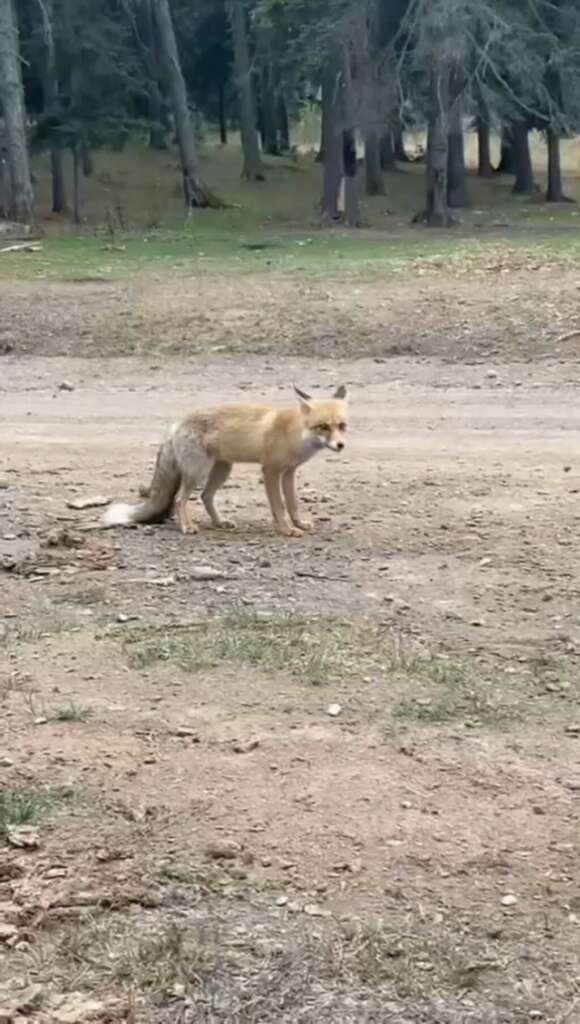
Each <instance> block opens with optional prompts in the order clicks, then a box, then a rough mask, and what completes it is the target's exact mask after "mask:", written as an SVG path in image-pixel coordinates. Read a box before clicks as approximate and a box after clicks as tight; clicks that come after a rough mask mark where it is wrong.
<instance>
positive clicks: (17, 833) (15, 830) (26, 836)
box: [6, 825, 40, 850]
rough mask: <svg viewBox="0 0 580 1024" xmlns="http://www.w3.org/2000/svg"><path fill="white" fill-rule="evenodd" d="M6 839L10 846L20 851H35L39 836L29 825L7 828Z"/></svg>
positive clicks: (38, 844)
mask: <svg viewBox="0 0 580 1024" xmlns="http://www.w3.org/2000/svg"><path fill="white" fill-rule="evenodd" d="M6 839H7V841H8V843H9V845H10V846H15V847H17V848H18V849H22V850H24V849H27V850H36V849H37V848H38V847H39V846H40V836H39V834H38V832H37V831H36V829H34V828H32V826H31V825H19V826H18V827H16V826H14V827H12V828H8V831H7V833H6Z"/></svg>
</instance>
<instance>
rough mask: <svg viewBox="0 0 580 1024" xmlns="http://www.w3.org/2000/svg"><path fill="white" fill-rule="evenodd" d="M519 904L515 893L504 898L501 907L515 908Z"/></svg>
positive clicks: (510, 893)
mask: <svg viewBox="0 0 580 1024" xmlns="http://www.w3.org/2000/svg"><path fill="white" fill-rule="evenodd" d="M517 902H518V898H517V896H514V894H513V892H508V893H507V895H506V896H502V900H501V905H502V907H515V905H516V903H517Z"/></svg>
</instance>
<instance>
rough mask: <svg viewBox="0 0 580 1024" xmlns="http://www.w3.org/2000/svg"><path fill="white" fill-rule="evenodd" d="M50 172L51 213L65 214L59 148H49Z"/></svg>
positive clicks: (61, 156)
mask: <svg viewBox="0 0 580 1024" xmlns="http://www.w3.org/2000/svg"><path fill="white" fill-rule="evenodd" d="M50 171H51V182H52V212H53V213H65V212H66V186H65V183H64V161H63V152H62V149H61V148H60V146H56V145H53V146H51V148H50Z"/></svg>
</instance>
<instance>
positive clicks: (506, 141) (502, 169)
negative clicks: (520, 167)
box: [496, 124, 516, 174]
mask: <svg viewBox="0 0 580 1024" xmlns="http://www.w3.org/2000/svg"><path fill="white" fill-rule="evenodd" d="M515 173H516V161H515V151H514V144H513V138H512V132H511V128H510V127H509V125H505V124H504V125H502V129H501V150H500V157H499V164H498V165H497V167H496V174H515Z"/></svg>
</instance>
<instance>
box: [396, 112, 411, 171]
mask: <svg viewBox="0 0 580 1024" xmlns="http://www.w3.org/2000/svg"><path fill="white" fill-rule="evenodd" d="M393 149H394V152H395V160H396V161H397V163H399V164H408V163H409V157H408V156H407V153H406V152H405V138H404V135H403V126H402V125H401V121H400V119H399V118H397V121H396V123H395V127H394V128H393Z"/></svg>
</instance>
